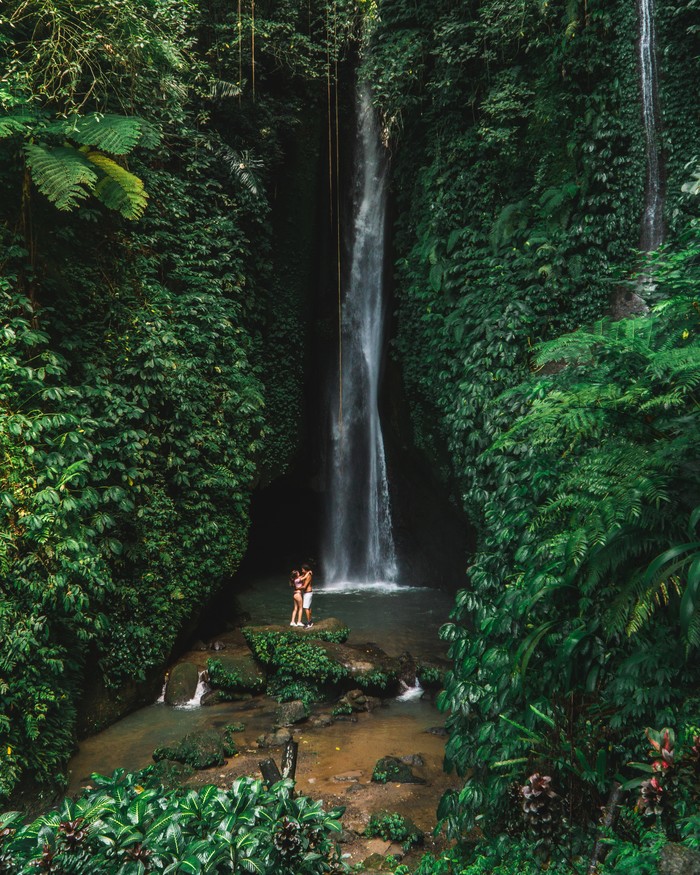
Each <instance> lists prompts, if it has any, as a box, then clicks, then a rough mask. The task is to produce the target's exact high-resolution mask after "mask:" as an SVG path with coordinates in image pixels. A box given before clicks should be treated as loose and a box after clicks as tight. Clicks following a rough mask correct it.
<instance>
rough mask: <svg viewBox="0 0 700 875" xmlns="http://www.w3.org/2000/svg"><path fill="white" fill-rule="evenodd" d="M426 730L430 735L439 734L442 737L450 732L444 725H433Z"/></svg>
mask: <svg viewBox="0 0 700 875" xmlns="http://www.w3.org/2000/svg"><path fill="white" fill-rule="evenodd" d="M425 731H426V732H427V733H428V735H437V736H440V737H443V736H445V735H447V734H448V732H447V730H446V729H445V727H444V726H431V727H430V729H426V730H425Z"/></svg>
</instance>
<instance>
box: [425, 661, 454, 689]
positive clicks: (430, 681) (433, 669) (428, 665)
mask: <svg viewBox="0 0 700 875" xmlns="http://www.w3.org/2000/svg"><path fill="white" fill-rule="evenodd" d="M451 667H452V666H451V664H450V663H449V662H448V661H447V660H446V659H421V660H419V662H418V664H417V666H416V677H417V678H418V681H419V683H420V685H421V686H422V687H423V689H424V690H439V689H440V688H441V687H442V686H443V685H444V683H445V675H446V674H447V672H448V671H449V669H450V668H451Z"/></svg>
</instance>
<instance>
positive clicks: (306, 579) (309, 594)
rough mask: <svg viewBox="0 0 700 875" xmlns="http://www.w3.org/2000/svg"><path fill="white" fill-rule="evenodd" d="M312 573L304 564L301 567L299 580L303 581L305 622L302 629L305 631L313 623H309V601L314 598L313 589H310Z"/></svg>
mask: <svg viewBox="0 0 700 875" xmlns="http://www.w3.org/2000/svg"><path fill="white" fill-rule="evenodd" d="M313 576H314V573H313V571H312V570H311V568H310V567H309V566H308V565H307V564H306V563H305V564H304V565H302V566H301V579H302V581H303V584H304V586H303V589H302V593H303V603H302V604H303V608H304V613H305V614H306V622H305V623H304V627H305V628H306V629H310V628H311V627H312V626H313V622H312V621H311V600H312V599H313V597H314V593H313V589H312V581H313Z"/></svg>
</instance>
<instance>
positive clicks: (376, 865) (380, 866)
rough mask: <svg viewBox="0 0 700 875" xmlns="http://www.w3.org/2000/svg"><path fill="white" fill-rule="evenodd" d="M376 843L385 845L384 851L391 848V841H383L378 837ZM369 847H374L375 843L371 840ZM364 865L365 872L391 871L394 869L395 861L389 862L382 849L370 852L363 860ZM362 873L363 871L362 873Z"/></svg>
mask: <svg viewBox="0 0 700 875" xmlns="http://www.w3.org/2000/svg"><path fill="white" fill-rule="evenodd" d="M375 842H376V843H380V842H381V844H382V845H383V846H384V845H386V847H385V848H383V850H384V852H386V851H387V850H388V849H389V845H390V842H382V840H381V839H376V840H375ZM369 847H373V843H371V842H370V845H369ZM362 865H363V866H364V868H365V872H391V871H392V870H393V869H394V865H393V863H391V862H389V861H388V860H387V859H386V857H385V856H384V853H381V852H380V851H375V852H374V853H373V854H370V855H369V856H368V857H366V858H365V859H364V860H363V861H362ZM360 875H362V873H360Z"/></svg>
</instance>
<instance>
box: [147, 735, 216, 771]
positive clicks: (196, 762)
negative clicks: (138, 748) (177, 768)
mask: <svg viewBox="0 0 700 875" xmlns="http://www.w3.org/2000/svg"><path fill="white" fill-rule="evenodd" d="M153 759H154V760H155V761H156V762H160V760H174V761H175V762H177V763H184V764H185V765H187V766H192V768H193V769H209V768H211V767H212V766H223V764H224V762H225V759H224V743H223V739H222V737H221V735H220V734H219V733H218V732H217V731H216V730H215V729H205V730H202V731H200V732H190V733H188V734H187V735H186V736H185V737H184V738H183V739H182V740H181V741H180V742H178V744H176V745H174V746H173V747H158V748H156V749H155V750H154V751H153Z"/></svg>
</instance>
